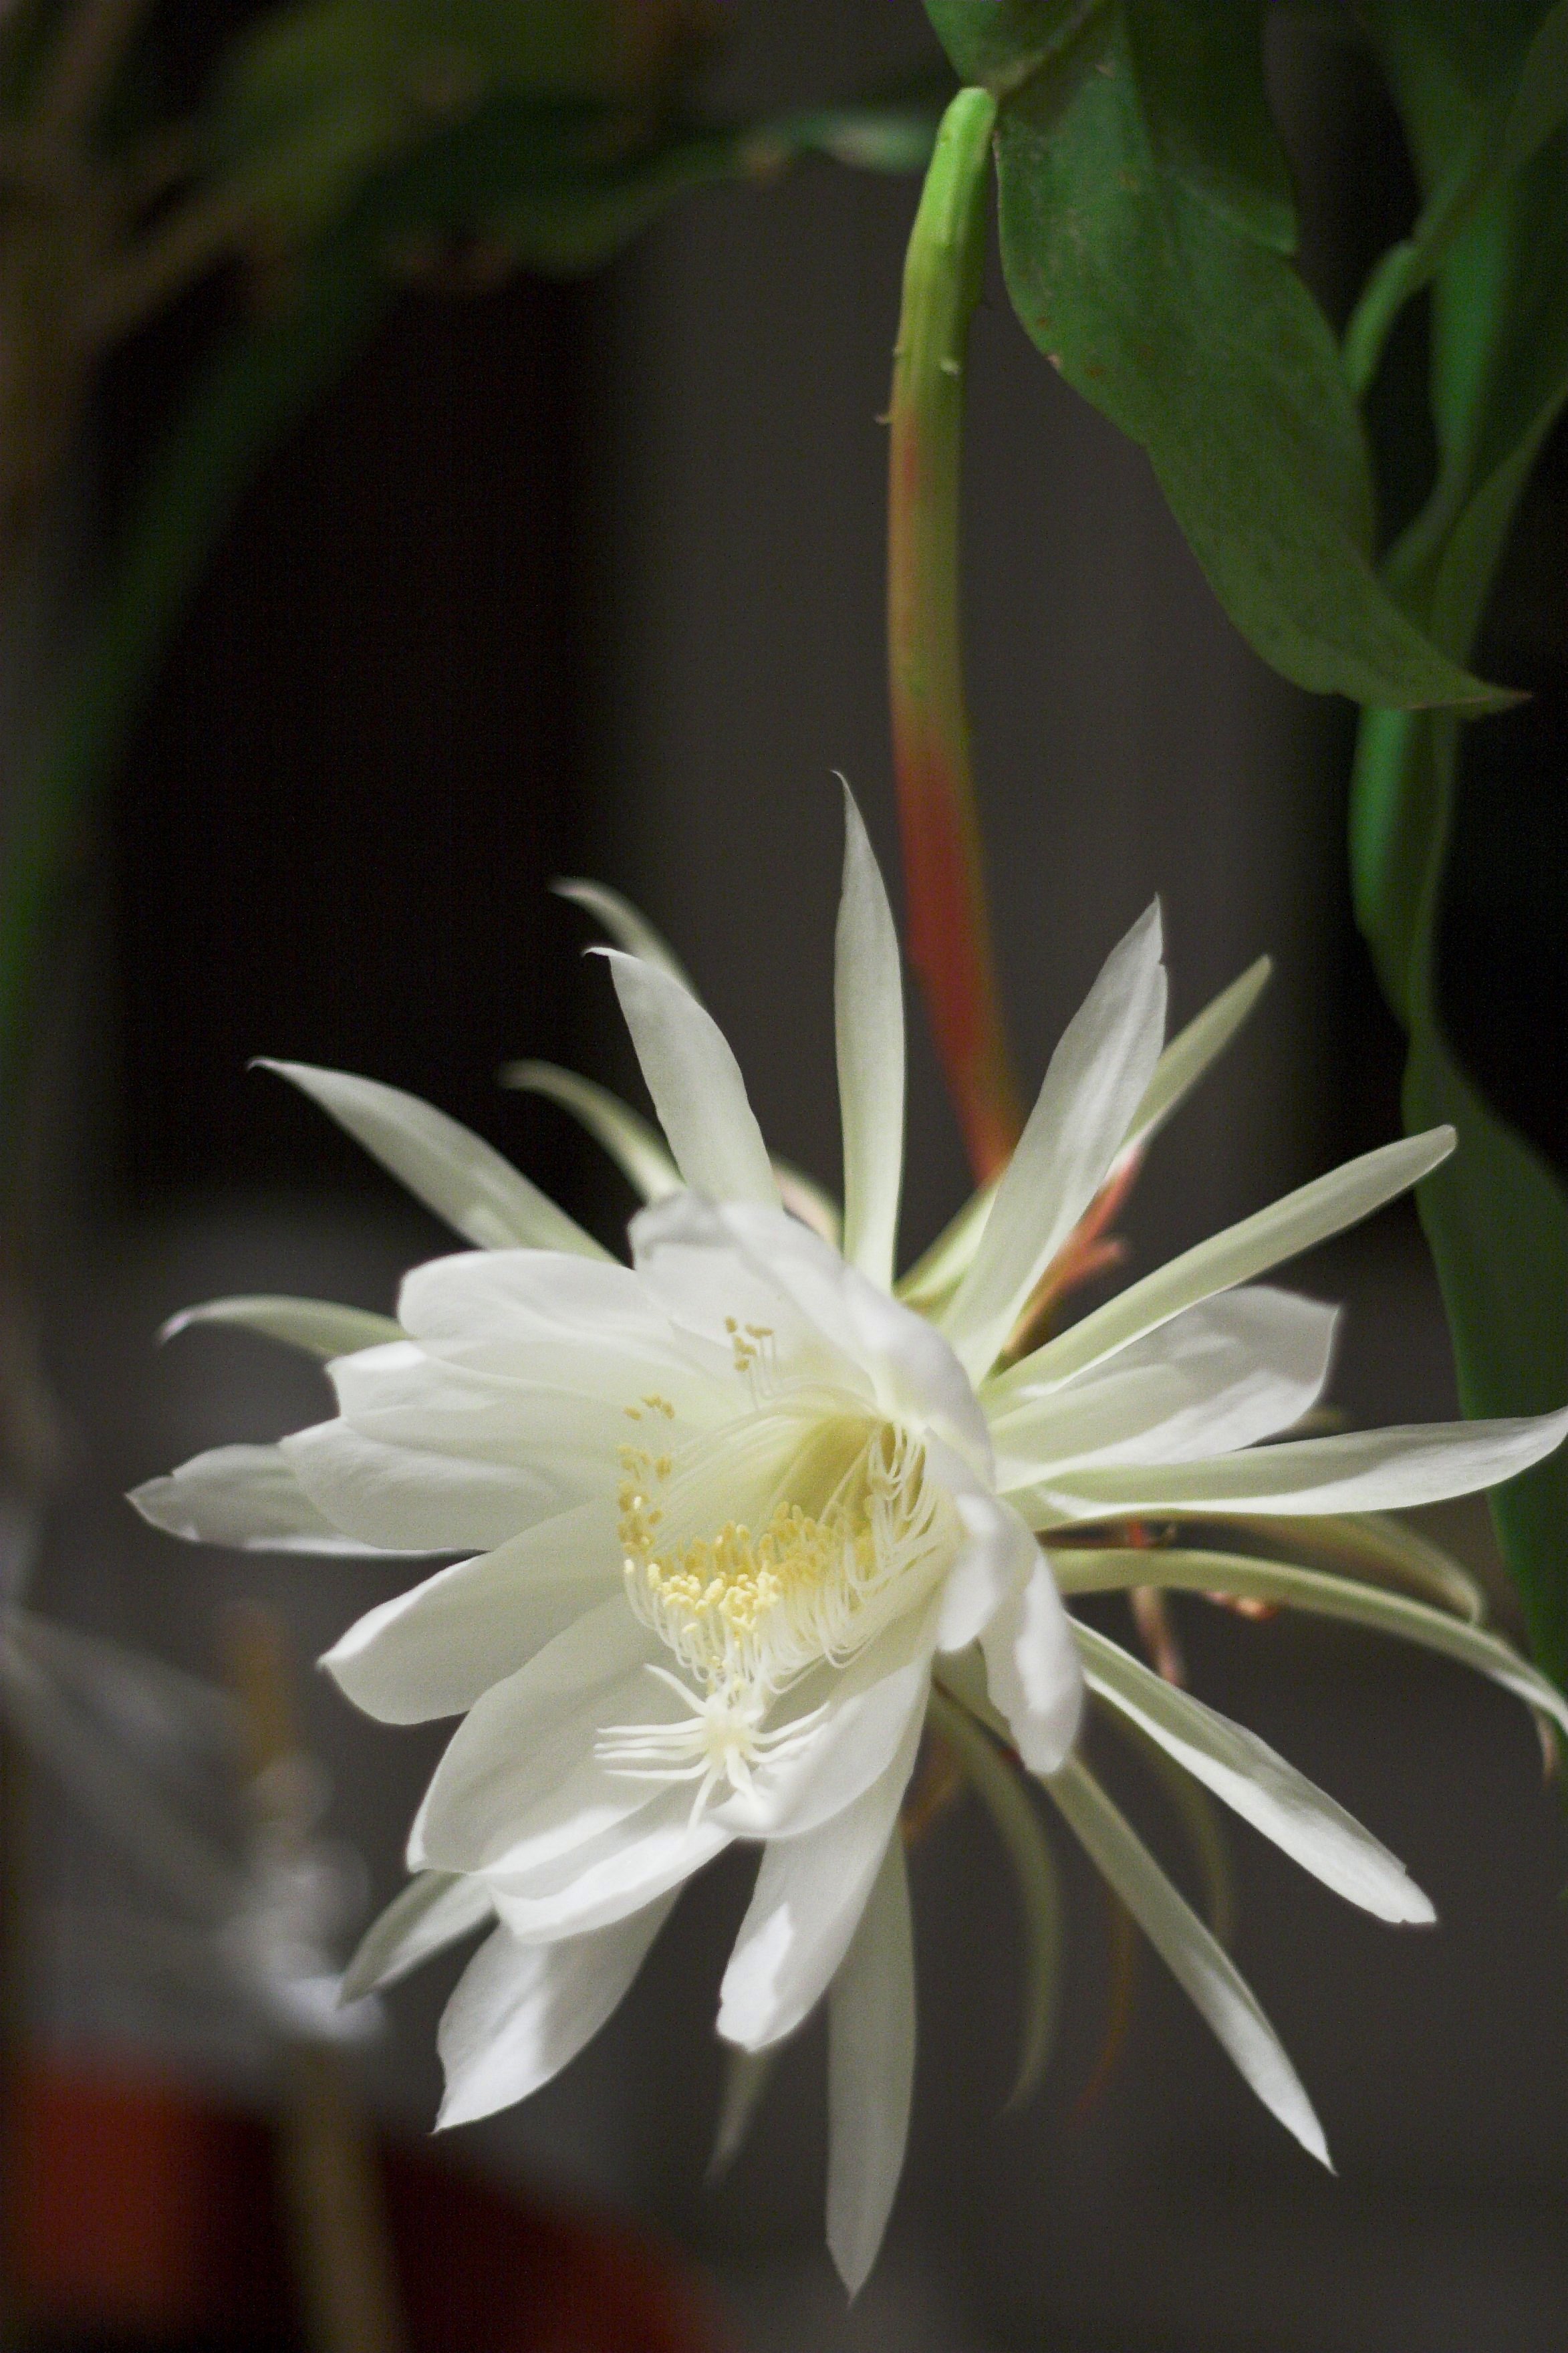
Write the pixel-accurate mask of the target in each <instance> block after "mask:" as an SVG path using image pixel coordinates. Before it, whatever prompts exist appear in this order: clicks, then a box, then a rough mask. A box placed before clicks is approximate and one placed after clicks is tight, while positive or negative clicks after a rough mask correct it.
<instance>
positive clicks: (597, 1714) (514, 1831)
mask: <svg viewBox="0 0 1568 2353" xmlns="http://www.w3.org/2000/svg"><path fill="white" fill-rule="evenodd" d="M664 1655H665V1653H664V1651H663V1650H662V1648H661V1646H660V1645H659V1644H658V1641H656V1639H655V1637H654V1636H653V1635H651V1634H649V1633H648V1631H647V1629H646V1628H645V1627H643V1626H642V1625H640V1624H639V1623H638V1621H637V1619H636V1618H634V1616H633V1615H632V1612H631V1610H630V1609H628V1607H627V1606H626V1599H625V1598H624V1596H622V1595H619V1594H617V1595H616V1597H615V1599H613V1600H610V1601H606V1602H605V1603H604V1604H603V1605H602V1606H601V1607H600V1608H599V1609H595V1610H592V1611H590V1612H589V1614H588V1615H587V1616H586V1617H584V1618H580V1619H578V1620H576V1622H575V1623H574V1624H573V1625H571V1626H569V1627H567V1628H566V1630H564V1632H563V1633H560V1634H558V1635H557V1636H556V1637H555V1639H554V1641H552V1642H549V1643H547V1644H546V1645H545V1647H544V1649H543V1650H542V1651H539V1652H538V1654H537V1655H536V1656H535V1657H534V1658H532V1659H531V1660H530V1661H529V1662H528V1664H527V1666H525V1667H521V1668H520V1669H519V1670H518V1672H516V1673H515V1674H511V1675H508V1676H507V1678H506V1679H505V1681H504V1682H502V1683H496V1684H494V1685H493V1686H492V1687H491V1689H490V1690H489V1691H488V1692H487V1693H486V1694H485V1695H484V1697H483V1698H482V1699H480V1700H479V1701H478V1702H477V1704H475V1706H474V1707H473V1708H472V1709H471V1710H470V1712H469V1714H468V1715H467V1716H465V1718H464V1719H463V1722H462V1724H461V1725H459V1726H458V1730H457V1731H456V1732H455V1733H454V1734H453V1736H452V1738H451V1741H450V1742H449V1743H448V1745H447V1753H446V1755H445V1756H444V1757H442V1759H441V1762H440V1764H439V1765H438V1766H437V1768H436V1774H435V1778H434V1779H433V1780H432V1782H431V1784H430V1788H429V1790H428V1791H427V1793H426V1799H425V1803H424V1805H423V1806H422V1808H421V1809H420V1818H419V1825H418V1843H417V1847H416V1850H415V1851H413V1852H411V1853H410V1857H409V1861H410V1862H411V1864H413V1865H414V1866H415V1867H421V1866H423V1865H426V1864H434V1865H435V1866H436V1867H437V1869H439V1870H447V1871H487V1870H489V1871H497V1872H505V1871H508V1870H510V1871H514V1872H522V1871H527V1870H528V1869H529V1868H531V1866H532V1865H534V1864H536V1863H539V1862H546V1861H549V1860H551V1859H552V1858H553V1857H555V1856H557V1855H560V1854H563V1853H570V1852H572V1850H573V1849H574V1847H576V1846H578V1845H581V1844H582V1843H583V1842H584V1841H587V1840H589V1839H592V1838H594V1837H595V1836H597V1834H598V1833H599V1831H602V1830H604V1829H605V1828H606V1827H608V1826H609V1825H611V1824H614V1823H616V1822H618V1821H621V1820H624V1819H625V1817H626V1815H628V1814H631V1813H634V1812H636V1811H637V1810H638V1809H639V1808H641V1807H642V1806H645V1805H647V1803H648V1802H649V1798H650V1794H651V1793H650V1788H649V1784H648V1783H647V1782H646V1781H632V1780H628V1779H627V1778H626V1777H625V1776H624V1775H622V1776H612V1775H610V1774H608V1773H606V1772H605V1769H604V1767H602V1766H600V1765H598V1764H597V1763H596V1762H595V1757H594V1740H595V1735H596V1734H597V1733H598V1732H600V1731H601V1730H602V1729H603V1728H604V1727H605V1725H613V1724H625V1723H626V1722H628V1721H631V1722H637V1723H643V1722H647V1723H656V1724H657V1723H668V1722H673V1721H675V1720H676V1718H677V1716H678V1715H679V1714H680V1713H681V1710H680V1705H679V1701H678V1700H677V1699H676V1698H675V1695H674V1694H673V1693H671V1692H670V1691H668V1689H667V1687H666V1686H665V1685H664V1684H663V1683H660V1682H659V1681H658V1678H657V1677H656V1676H653V1675H650V1674H648V1673H647V1672H646V1668H647V1665H648V1664H649V1663H650V1662H653V1661H654V1660H655V1659H656V1658H659V1659H661V1658H663V1657H664ZM688 1803H689V1799H688Z"/></svg>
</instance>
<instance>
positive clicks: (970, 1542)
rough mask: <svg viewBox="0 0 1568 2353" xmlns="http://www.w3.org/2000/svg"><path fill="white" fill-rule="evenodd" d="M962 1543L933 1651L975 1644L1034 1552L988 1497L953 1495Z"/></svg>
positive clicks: (1013, 1520) (1034, 1561)
mask: <svg viewBox="0 0 1568 2353" xmlns="http://www.w3.org/2000/svg"><path fill="white" fill-rule="evenodd" d="M953 1503H954V1504H955V1506H956V1508H957V1512H958V1516H959V1518H960V1519H961V1520H962V1521H963V1526H964V1532H965V1536H966V1542H965V1543H964V1546H963V1550H962V1551H961V1552H960V1554H959V1556H958V1557H957V1559H956V1560H955V1561H954V1562H953V1564H952V1567H951V1568H950V1569H949V1571H948V1573H947V1581H946V1583H945V1584H944V1585H943V1587H942V1608H941V1612H940V1614H939V1616H938V1619H937V1626H936V1646H937V1649H938V1650H939V1651H962V1650H964V1649H966V1648H967V1646H968V1645H969V1644H970V1643H971V1642H973V1641H976V1640H977V1639H978V1638H979V1636H980V1634H981V1633H982V1631H983V1630H984V1628H985V1627H987V1626H988V1625H989V1624H990V1623H991V1620H992V1619H993V1618H994V1616H995V1615H996V1612H997V1611H998V1610H999V1609H1001V1608H1002V1607H1003V1606H1004V1604H1005V1603H1006V1602H1008V1601H1010V1600H1012V1599H1014V1598H1015V1597H1016V1595H1017V1594H1019V1593H1020V1592H1021V1591H1022V1589H1023V1588H1024V1586H1025V1585H1026V1583H1027V1582H1028V1579H1029V1577H1030V1575H1031V1574H1032V1572H1033V1571H1034V1569H1035V1568H1036V1567H1037V1565H1038V1562H1039V1557H1040V1551H1039V1546H1037V1544H1036V1542H1035V1539H1034V1537H1033V1536H1032V1535H1030V1533H1029V1531H1028V1529H1027V1528H1026V1526H1025V1525H1024V1523H1023V1521H1022V1520H1021V1519H1020V1518H1019V1517H1018V1514H1017V1513H1016V1512H1015V1511H1013V1510H1011V1509H1010V1508H1009V1506H1008V1505H1007V1504H1003V1503H999V1502H998V1501H997V1499H996V1498H995V1497H994V1495H980V1494H969V1495H955V1496H954V1497H953Z"/></svg>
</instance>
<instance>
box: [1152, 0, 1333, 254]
mask: <svg viewBox="0 0 1568 2353" xmlns="http://www.w3.org/2000/svg"><path fill="white" fill-rule="evenodd" d="M1127 37H1128V43H1129V46H1130V47H1131V53H1132V57H1133V59H1134V63H1135V66H1136V70H1137V76H1138V85H1139V88H1140V90H1142V92H1143V94H1144V100H1145V104H1146V106H1147V109H1148V116H1149V132H1150V140H1151V143H1152V148H1153V152H1154V154H1155V156H1156V158H1157V159H1158V161H1159V163H1160V164H1161V166H1162V168H1163V170H1165V171H1167V172H1169V173H1172V174H1174V175H1175V177H1176V178H1178V179H1179V180H1181V181H1182V182H1183V183H1184V185H1185V186H1186V187H1187V188H1188V189H1189V190H1190V192H1191V193H1192V194H1193V195H1197V196H1202V197H1203V198H1204V199H1205V201H1206V202H1207V203H1209V204H1211V205H1213V206H1215V210H1216V211H1218V212H1220V213H1222V214H1223V215H1224V216H1225V217H1226V219H1227V220H1228V221H1229V222H1230V223H1231V224H1232V226H1233V227H1236V228H1238V229H1241V230H1242V231H1243V232H1244V233H1245V234H1246V235H1247V236H1248V237H1257V238H1258V239H1259V241H1260V242H1261V243H1262V244H1264V245H1269V246H1272V247H1273V248H1275V250H1276V251H1277V252H1279V253H1292V252H1294V250H1295V247H1296V207H1295V202H1294V198H1293V196H1292V193H1291V188H1290V172H1289V165H1288V164H1287V163H1286V161H1285V152H1284V150H1283V148H1282V147H1281V146H1280V144H1279V137H1278V134H1277V133H1276V132H1275V129H1274V119H1273V117H1272V115H1271V114H1270V113H1269V111H1268V90H1267V87H1266V85H1265V83H1264V79H1263V0H1139V5H1136V6H1133V7H1131V8H1130V9H1129V10H1128V12H1127Z"/></svg>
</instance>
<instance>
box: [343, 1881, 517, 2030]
mask: <svg viewBox="0 0 1568 2353" xmlns="http://www.w3.org/2000/svg"><path fill="white" fill-rule="evenodd" d="M494 1917H495V1905H494V1904H493V1903H492V1902H491V1901H490V1891H489V1888H488V1887H487V1886H486V1884H485V1883H484V1881H483V1880H482V1879H469V1878H466V1877H464V1876H462V1875H460V1874H458V1873H453V1872H449V1871H422V1872H421V1873H419V1875H418V1877H417V1878H416V1879H411V1880H410V1881H409V1883H408V1884H407V1886H406V1887H405V1889H404V1890H403V1893H402V1894H401V1895H397V1896H395V1897H394V1898H393V1900H392V1902H391V1903H390V1904H389V1905H387V1907H386V1909H385V1911H384V1913H383V1914H382V1915H381V1917H380V1918H379V1919H378V1920H376V1921H374V1922H373V1923H372V1925H371V1926H370V1927H369V1928H367V1929H366V1931H365V1933H364V1936H363V1939H362V1940H361V1943H360V1947H359V1950H358V1952H357V1953H355V1955H354V1957H353V1960H352V1961H351V1962H350V1963H349V1965H348V1968H347V1969H346V1970H345V1971H344V1972H343V1984H342V1999H343V2000H344V2001H358V2000H361V1999H362V1998H363V1996H364V1995H365V1994H369V1993H377V1992H379V1991H380V1990H381V1989H382V1988H383V1987H384V1986H390V1985H395V1984H396V1983H397V1982H398V1980H399V1978H405V1977H406V1976H407V1975H408V1973H409V1971H410V1970H411V1969H416V1968H418V1967H419V1964H420V1962H421V1961H427V1960H428V1959H429V1958H430V1957H431V1955H432V1954H433V1953H439V1952H442V1951H444V1950H445V1948H446V1947H447V1946H448V1945H455V1944H456V1943H457V1942H458V1938H459V1937H460V1936H468V1935H469V1934H470V1933H471V1932H472V1930H474V1929H475V1928H479V1927H482V1926H483V1925H484V1923H485V1922H486V1921H487V1920H492V1919H493V1918H494Z"/></svg>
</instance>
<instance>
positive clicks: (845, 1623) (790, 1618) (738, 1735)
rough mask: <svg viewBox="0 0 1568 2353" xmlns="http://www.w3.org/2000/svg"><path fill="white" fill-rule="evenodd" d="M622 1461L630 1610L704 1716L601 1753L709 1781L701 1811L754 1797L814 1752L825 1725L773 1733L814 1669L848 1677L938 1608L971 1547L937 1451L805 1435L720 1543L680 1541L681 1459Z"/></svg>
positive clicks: (851, 1434) (845, 1435) (632, 1449)
mask: <svg viewBox="0 0 1568 2353" xmlns="http://www.w3.org/2000/svg"><path fill="white" fill-rule="evenodd" d="M656 1410H657V1407H656ZM774 1459H775V1461H776V1460H777V1458H776V1457H775V1458H774ZM620 1460H621V1471H622V1478H621V1484H620V1491H619V1503H620V1518H619V1531H620V1542H621V1555H622V1567H623V1570H624V1573H625V1578H626V1598H627V1599H628V1600H629V1602H630V1603H631V1606H632V1608H633V1609H635V1610H636V1612H637V1616H638V1617H639V1618H640V1619H641V1620H643V1623H644V1624H645V1625H647V1626H648V1627H649V1628H651V1630H653V1631H654V1632H655V1633H657V1634H658V1637H659V1639H660V1640H661V1641H663V1642H664V1643H665V1644H666V1646H667V1647H668V1650H669V1651H670V1652H671V1653H672V1654H673V1657H674V1659H675V1662H676V1663H677V1665H678V1666H679V1668H681V1669H682V1670H684V1675H685V1677H686V1678H689V1681H687V1680H684V1679H683V1678H682V1677H681V1676H679V1675H676V1674H672V1673H670V1672H668V1671H667V1670H665V1669H663V1668H659V1667H655V1668H653V1669H651V1670H650V1672H652V1673H653V1674H654V1675H656V1676H657V1677H658V1680H659V1681H660V1682H662V1683H666V1684H667V1685H668V1686H670V1687H671V1688H672V1689H674V1690H675V1691H676V1692H678V1693H679V1695H680V1697H681V1699H682V1700H683V1702H684V1703H685V1704H686V1706H687V1708H688V1710H689V1714H688V1715H687V1716H686V1717H685V1718H684V1719H683V1720H681V1721H678V1722H676V1723H674V1724H666V1725H617V1726H612V1727H609V1728H608V1729H606V1731H605V1732H604V1733H602V1734H601V1735H600V1736H599V1740H598V1743H597V1749H598V1754H599V1756H600V1758H601V1760H602V1761H603V1762H604V1763H605V1764H606V1765H608V1766H609V1767H610V1768H611V1769H612V1770H613V1771H616V1772H620V1773H635V1774H637V1775H638V1776H639V1778H658V1779H670V1780H675V1779H693V1780H697V1781H699V1783H700V1788H699V1791H698V1797H697V1805H696V1809H695V1810H700V1808H701V1806H702V1804H703V1802H704V1801H705V1799H706V1798H707V1796H708V1794H709V1792H710V1790H711V1789H712V1788H715V1787H717V1786H718V1784H719V1782H720V1781H724V1782H727V1783H728V1784H729V1786H730V1787H731V1788H734V1789H737V1790H741V1791H742V1792H746V1793H749V1792H750V1790H751V1788H752V1774H753V1772H754V1770H755V1768H756V1767H757V1766H758V1765H759V1764H760V1763H762V1762H763V1761H764V1760H765V1759H767V1758H769V1757H772V1758H773V1760H774V1761H779V1760H780V1759H781V1758H782V1757H783V1756H784V1755H787V1754H788V1753H789V1752H790V1751H791V1750H793V1749H794V1748H795V1747H796V1746H798V1745H799V1743H800V1742H801V1741H802V1740H803V1739H804V1738H805V1736H806V1734H807V1732H808V1730H809V1729H810V1727H811V1725H814V1724H815V1723H816V1721H817V1719H818V1717H819V1715H820V1710H814V1711H813V1712H812V1714H811V1715H810V1716H809V1717H800V1718H797V1719H795V1721H794V1722H792V1723H791V1724H789V1725H786V1726H784V1728H783V1729H782V1730H780V1731H776V1732H771V1733H770V1732H765V1731H764V1730H763V1720H764V1718H765V1717H766V1715H767V1713H768V1711H769V1709H770V1708H771V1706H772V1705H773V1702H774V1701H775V1700H776V1699H777V1698H778V1697H779V1696H780V1694H782V1693H784V1692H785V1691H786V1690H788V1688H789V1687H790V1686H791V1685H792V1684H793V1683H796V1682H797V1681H798V1680H799V1679H800V1677H801V1676H802V1675H804V1674H805V1673H806V1672H809V1670H810V1669H811V1668H813V1667H816V1666H821V1665H825V1664H826V1665H833V1666H843V1665H845V1664H846V1663H847V1662H848V1661H849V1660H850V1659H851V1658H853V1657H854V1656H855V1654H856V1653H857V1652H858V1651H861V1650H862V1649H864V1647H865V1645H866V1644H867V1643H868V1641H871V1640H872V1638H873V1637H874V1636H875V1635H877V1634H878V1633H879V1632H880V1631H881V1630H883V1629H884V1628H885V1627H887V1626H888V1625H889V1624H890V1623H891V1622H892V1621H893V1620H894V1619H896V1618H898V1617H900V1616H901V1615H902V1614H903V1612H904V1611H905V1610H906V1609H910V1608H911V1607H913V1606H915V1605H916V1604H917V1603H918V1602H920V1601H921V1600H922V1599H924V1598H925V1597H926V1596H927V1595H928V1594H929V1593H930V1592H931V1588H932V1587H933V1586H934V1584H935V1582H936V1579H937V1577H939V1575H940V1574H941V1571H942V1568H943V1567H945V1566H946V1564H947V1561H948V1560H949V1559H950V1558H951V1556H952V1550H953V1548H954V1545H955V1542H956V1540H957V1533H958V1532H957V1529H956V1525H955V1523H954V1519H953V1514H952V1506H951V1504H949V1503H948V1501H947V1499H946V1497H945V1496H944V1495H943V1494H942V1491H941V1490H940V1489H938V1488H936V1487H934V1486H933V1485H932V1484H931V1482H928V1480H927V1478H926V1475H925V1450H924V1447H923V1445H922V1443H921V1440H920V1439H919V1438H918V1437H917V1436H916V1435H914V1434H913V1433H911V1432H910V1431H909V1430H903V1429H901V1428H900V1427H899V1426H897V1425H895V1424H893V1423H889V1422H872V1423H868V1422H867V1421H866V1420H865V1419H861V1418H851V1417H847V1416H843V1415H828V1416H826V1417H822V1418H820V1419H816V1420H814V1421H812V1422H808V1423H807V1424H806V1425H805V1428H804V1429H802V1428H801V1427H800V1426H799V1425H798V1424H797V1425H796V1426H795V1437H794V1440H793V1442H792V1444H791V1446H790V1448H789V1450H788V1453H787V1459H786V1461H785V1462H784V1468H783V1470H782V1472H777V1473H775V1475H774V1476H773V1477H772V1478H771V1479H770V1480H769V1481H768V1482H766V1484H765V1486H764V1487H763V1488H762V1489H761V1491H759V1488H758V1486H757V1484H756V1483H754V1482H747V1483H748V1484H751V1486H752V1493H753V1494H755V1495H756V1497H757V1501H758V1503H759V1504H760V1506H761V1508H760V1509H759V1510H758V1512H757V1514H756V1517H755V1519H754V1520H752V1521H746V1520H742V1519H739V1518H735V1519H727V1520H726V1521H725V1522H724V1523H723V1525H721V1527H719V1528H718V1529H717V1530H716V1531H714V1532H711V1533H710V1532H707V1531H698V1530H689V1531H688V1532H682V1531H681V1530H680V1529H679V1522H680V1521H681V1520H682V1519H683V1518H685V1516H686V1514H684V1513H683V1512H682V1511H681V1510H680V1508H679V1503H678V1502H677V1501H676V1500H675V1499H676V1497H677V1496H678V1494H679V1488H678V1486H675V1485H672V1473H673V1471H674V1465H673V1463H672V1461H671V1459H670V1458H669V1456H668V1455H664V1454H655V1453H654V1452H653V1451H652V1450H651V1449H650V1448H647V1447H642V1446H635V1445H634V1446H626V1447H623V1448H622V1450H621V1457H620Z"/></svg>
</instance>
